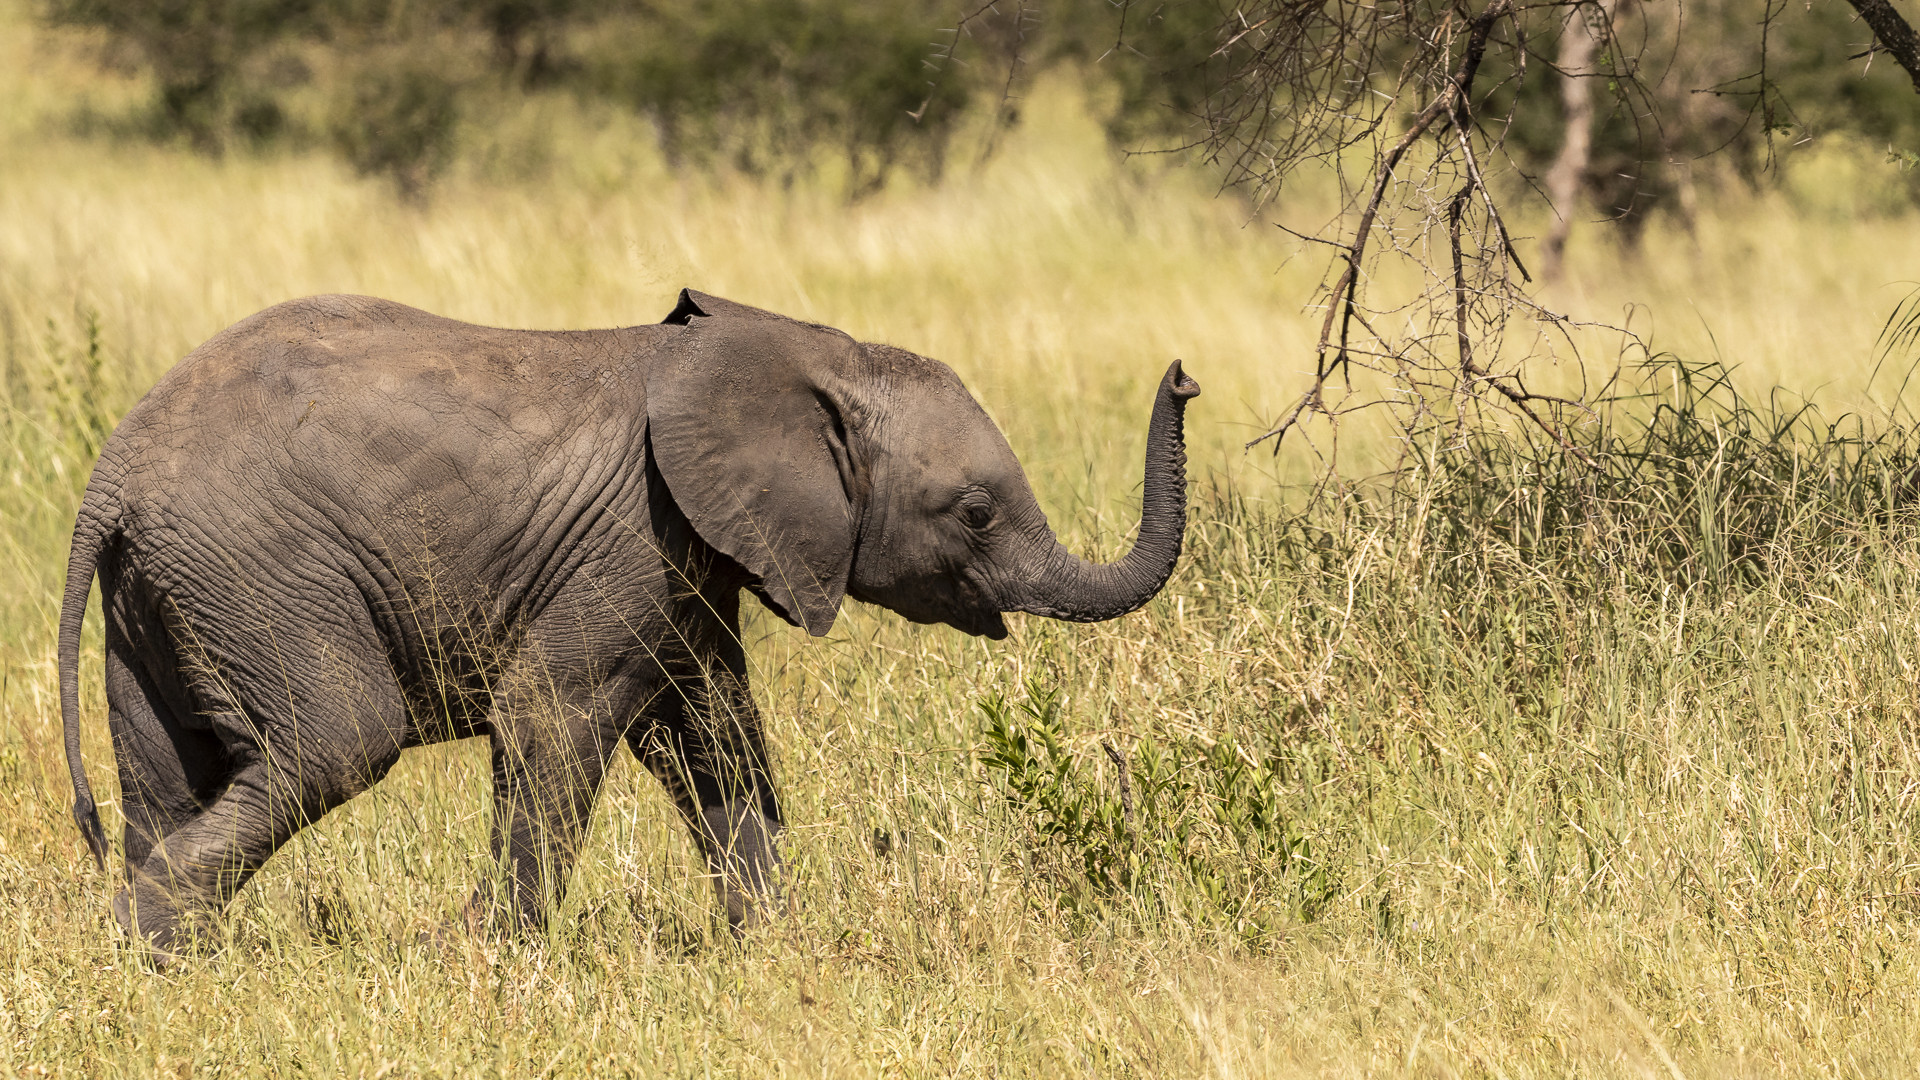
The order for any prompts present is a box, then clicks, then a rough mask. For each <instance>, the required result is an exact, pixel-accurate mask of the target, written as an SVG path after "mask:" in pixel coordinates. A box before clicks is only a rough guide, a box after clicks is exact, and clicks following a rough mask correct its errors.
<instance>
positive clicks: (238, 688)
mask: <svg viewBox="0 0 1920 1080" xmlns="http://www.w3.org/2000/svg"><path fill="white" fill-rule="evenodd" d="M279 644H280V647H281V652H280V656H281V657H282V658H283V661H284V662H285V665H286V666H285V668H284V670H285V671H287V672H289V674H287V675H283V676H281V677H280V678H278V679H276V680H275V683H277V685H273V684H269V685H266V686H261V687H253V686H247V685H245V684H244V683H242V684H241V685H235V682H236V680H227V681H226V682H224V683H222V685H221V686H220V687H219V688H218V689H217V691H216V690H211V689H208V688H205V687H201V688H198V689H197V690H196V693H195V697H196V698H197V699H198V700H200V701H203V702H207V701H213V702H216V703H217V705H216V707H215V708H214V709H213V710H212V711H213V716H212V718H211V719H212V722H213V727H214V729H215V731H216V732H217V733H218V734H219V736H220V738H221V742H222V745H223V747H224V748H225V751H226V754H227V756H228V759H229V760H230V761H231V775H230V777H229V778H228V779H227V781H226V784H225V786H224V788H222V789H221V790H220V791H219V792H218V794H217V795H215V796H214V797H213V798H212V799H211V800H210V801H209V802H207V803H206V805H205V806H204V808H203V809H200V810H199V811H198V812H196V813H194V814H192V816H190V817H189V818H187V820H185V821H183V822H180V823H179V824H178V825H177V826H176V827H175V828H173V829H172V831H170V832H168V833H167V834H166V835H165V836H163V837H161V838H160V839H158V841H157V842H154V843H153V844H152V847H151V850H150V851H148V852H147V853H146V855H145V858H144V859H142V860H141V861H140V862H139V863H138V864H137V865H134V866H132V867H131V876H132V878H133V883H132V901H133V902H132V906H131V912H130V913H129V914H130V916H131V919H130V922H131V924H132V925H131V926H130V929H134V930H135V932H136V933H137V935H138V936H140V937H142V938H144V939H146V940H147V941H148V942H149V944H150V945H151V946H152V947H153V949H154V950H155V952H156V953H157V954H159V955H160V956H161V957H162V958H163V959H164V958H167V957H170V956H172V955H174V954H176V953H178V952H179V951H180V950H181V949H182V948H184V947H185V945H186V944H187V940H186V939H188V938H190V937H191V936H192V935H193V934H194V932H195V931H196V930H197V929H198V927H199V924H200V923H201V922H202V921H203V920H204V918H205V917H207V916H211V915H213V914H215V913H217V912H219V911H221V910H222V909H224V908H225V907H226V905H227V903H228V902H229V901H230V900H232V898H233V895H234V893H235V892H236V891H238V890H239V889H240V887H241V886H242V885H244V884H245V883H246V882H247V880H248V879H249V878H251V877H252V876H253V875H254V873H256V872H257V871H259V869H260V868H261V867H262V866H264V865H265V864H266V862H267V860H268V859H269V858H270V857H272V855H273V853H274V852H275V851H277V850H279V848H280V847H281V845H283V844H285V843H286V842H287V841H288V840H289V839H291V838H292V836H293V835H294V833H296V832H298V831H299V830H300V829H302V828H304V827H305V826H306V825H308V824H311V823H312V822H314V821H317V820H318V819H319V818H320V817H321V816H322V815H324V814H325V813H326V812H327V811H328V810H331V809H332V808H334V807H335V806H338V805H340V804H341V803H343V802H345V801H346V800H347V799H349V798H351V797H353V796H354V795H357V794H359V793H360V792H361V791H364V790H366V789H367V788H368V787H370V786H372V785H373V783H375V782H376V781H378V780H379V779H380V777H382V776H384V775H385V774H386V772H387V770H388V769H389V768H391V767H392V765H393V763H394V761H396V760H397V759H398V757H399V752H400V746H401V744H402V741H403V736H404V732H405V723H406V713H405V705H404V702H403V700H402V698H401V696H400V690H399V687H398V686H397V684H395V682H394V680H393V679H392V676H391V675H390V674H388V673H386V672H384V671H379V670H364V669H363V667H362V666H358V665H352V664H340V663H330V662H327V659H326V658H327V656H328V655H329V652H328V650H325V649H322V648H320V647H318V646H317V645H315V646H312V647H310V648H307V649H302V648H301V646H302V644H303V643H301V642H298V641H293V640H288V639H286V638H282V639H281V641H280V642H279ZM370 655H371V654H370ZM371 666H372V665H371V664H368V665H364V667H371ZM293 673H298V675H295V674H293Z"/></svg>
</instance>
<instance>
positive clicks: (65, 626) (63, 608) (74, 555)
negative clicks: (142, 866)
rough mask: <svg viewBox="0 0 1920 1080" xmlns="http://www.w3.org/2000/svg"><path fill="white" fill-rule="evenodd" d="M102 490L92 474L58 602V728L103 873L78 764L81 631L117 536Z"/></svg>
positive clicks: (115, 507) (96, 821) (114, 505)
mask: <svg viewBox="0 0 1920 1080" xmlns="http://www.w3.org/2000/svg"><path fill="white" fill-rule="evenodd" d="M103 486H104V485H102V484H101V483H100V477H99V475H98V474H97V473H96V474H95V477H94V482H93V483H90V484H88V485H87V494H86V497H85V498H84V499H82V500H81V503H80V517H79V520H78V521H77V522H75V523H74V527H73V547H72V548H71V549H70V551H69V553H68V555H67V589H66V592H65V594H64V595H62V597H61V599H60V725H61V728H62V729H63V731H64V734H65V735H66V742H67V771H68V772H69V773H70V774H71V775H72V776H73V820H74V821H75V822H76V823H77V824H78V825H79V826H80V835H81V836H83V837H85V838H86V841H87V848H88V850H90V851H92V852H93V861H94V862H95V863H96V864H97V865H99V867H100V868H101V869H102V870H104V869H106V866H107V833H106V830H105V829H102V828H101V827H100V811H99V810H98V809H97V808H96V807H95V806H94V805H93V785H91V784H89V783H87V770H86V767H85V766H84V765H83V764H82V762H81V761H80V626H81V624H82V623H83V622H84V621H85V620H86V617H87V594H88V593H89V592H91V591H92V589H93V575H94V571H95V570H96V569H98V567H99V565H100V553H101V552H102V551H104V550H105V549H106V546H107V543H108V541H109V540H111V539H112V538H113V537H114V536H115V535H117V534H118V532H119V530H120V507H119V500H118V499H117V498H114V497H113V496H112V495H111V494H109V493H108V492H106V491H103V490H101V488H102V487H103Z"/></svg>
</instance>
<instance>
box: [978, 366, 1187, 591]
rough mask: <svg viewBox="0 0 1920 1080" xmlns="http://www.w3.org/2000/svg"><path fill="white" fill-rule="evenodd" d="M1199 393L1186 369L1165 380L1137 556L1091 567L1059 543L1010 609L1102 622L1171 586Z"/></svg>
mask: <svg viewBox="0 0 1920 1080" xmlns="http://www.w3.org/2000/svg"><path fill="white" fill-rule="evenodd" d="M1199 393H1200V384H1199V383H1197V382H1194V381H1193V380H1192V379H1191V378H1188V377H1187V375H1186V373H1185V372H1183V371H1181V370H1180V361H1178V360H1175V361H1174V362H1173V366H1172V367H1169V368H1168V369H1167V377H1166V378H1164V379H1162V380H1160V389H1159V391H1158V393H1157V394H1156V395H1155V396H1154V399H1153V419H1152V420H1151V421H1150V422H1149V424H1148V427H1147V474H1146V484H1145V487H1144V491H1143V493H1142V498H1141V508H1140V535H1139V536H1138V537H1136V538H1135V539H1134V542H1133V550H1131V551H1129V552H1127V554H1126V556H1125V557H1124V558H1122V559H1121V560H1120V561H1119V562H1113V563H1090V562H1087V561H1086V560H1084V559H1082V558H1080V557H1079V556H1077V555H1075V554H1073V553H1072V552H1070V551H1068V550H1067V549H1066V548H1065V547H1062V546H1061V545H1060V542H1059V541H1058V540H1054V541H1053V554H1052V557H1051V558H1050V559H1048V560H1047V561H1046V563H1045V564H1044V566H1045V568H1044V569H1043V570H1042V571H1041V572H1040V573H1039V574H1036V575H1035V576H1034V578H1033V579H1032V580H1031V581H1030V582H1029V583H1028V586H1029V588H1030V589H1031V593H1030V594H1029V595H1028V596H1026V597H1023V598H1022V599H1021V602H1020V603H1019V604H1017V605H1016V606H1014V607H1012V608H1011V609H1010V610H1014V611H1024V612H1027V613H1029V614H1032V615H1044V616H1047V617H1048V618H1052V619H1067V620H1070V621H1072V622H1099V621H1100V620H1102V619H1112V618H1115V617H1117V616H1121V615H1125V614H1126V613H1127V612H1129V611H1132V610H1134V609H1135V608H1138V607H1140V606H1141V605H1142V604H1145V603H1146V602H1147V601H1149V600H1151V599H1153V596H1154V594H1155V593H1157V592H1159V591H1160V587H1161V586H1162V585H1165V584H1166V583H1167V578H1168V577H1169V576H1170V575H1172V573H1173V565H1174V563H1175V562H1176V561H1178V559H1179V558H1180V541H1181V539H1182V537H1183V536H1184V535H1185V533H1186V529H1187V448H1186V411H1187V399H1189V398H1192V397H1197V396H1198V395H1199Z"/></svg>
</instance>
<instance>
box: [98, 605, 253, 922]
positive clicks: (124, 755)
mask: <svg viewBox="0 0 1920 1080" xmlns="http://www.w3.org/2000/svg"><path fill="white" fill-rule="evenodd" d="M106 683H107V726H108V728H109V730H110V731H111V732H112V734H113V757H114V761H115V763H116V764H117V766H118V768H119V774H120V810H121V814H122V816H123V817H124V818H125V820H126V829H125V842H124V849H125V850H124V853H125V856H126V864H127V873H128V875H129V879H131V875H132V873H133V871H134V869H135V868H136V867H138V866H139V865H140V864H141V863H143V862H145V861H146V859H147V855H148V854H149V853H150V852H151V851H152V850H153V845H154V844H156V843H158V842H159V841H160V839H161V838H162V837H164V836H166V835H167V834H168V833H171V832H173V831H174V830H175V829H177V828H179V827H180V826H181V825H184V824H186V823H187V822H188V821H189V820H191V819H192V818H193V816H194V815H195V814H198V813H200V812H201V810H202V809H204V808H205V806H206V804H207V803H208V802H209V801H211V800H212V799H213V797H214V796H215V795H216V794H217V793H218V791H219V789H220V787H221V785H223V784H224V783H225V782H226V780H227V777H228V775H229V773H230V772H231V771H232V764H231V762H230V761H229V760H228V758H227V752H226V748H225V747H223V746H221V745H220V740H219V739H218V738H216V737H215V736H214V734H213V733H212V732H211V731H208V730H205V726H204V725H200V726H199V730H196V729H195V727H193V726H191V725H192V723H193V716H192V711H191V707H190V705H189V704H188V703H187V701H186V700H185V697H184V695H183V694H182V693H181V692H180V686H179V680H178V678H177V676H176V673H175V671H174V669H173V667H172V661H171V658H170V657H168V656H165V655H162V654H161V653H159V652H157V651H156V650H155V649H153V648H152V647H151V643H150V642H149V641H148V640H147V639H146V637H145V635H144V634H143V633H142V631H141V627H140V626H139V625H137V624H135V625H128V624H127V623H126V622H125V620H124V619H122V618H119V617H116V613H114V612H112V611H111V610H109V614H108V618H107V632H106ZM118 906H120V907H125V900H124V899H122V900H121V901H120V902H119V904H118Z"/></svg>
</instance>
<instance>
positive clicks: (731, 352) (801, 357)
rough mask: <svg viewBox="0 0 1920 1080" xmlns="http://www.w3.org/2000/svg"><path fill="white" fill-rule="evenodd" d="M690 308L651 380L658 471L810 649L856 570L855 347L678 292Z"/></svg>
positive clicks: (711, 540)
mask: <svg viewBox="0 0 1920 1080" xmlns="http://www.w3.org/2000/svg"><path fill="white" fill-rule="evenodd" d="M689 306H692V307H694V311H689V312H687V315H686V318H685V321H684V322H683V324H682V325H685V326H686V327H687V331H686V334H685V335H684V336H683V337H682V338H681V339H680V340H679V341H677V342H671V343H667V344H665V345H664V347H662V348H661V349H660V350H659V351H658V352H657V353H656V354H655V358H654V362H653V368H652V370H651V371H649V372H648V374H647V420H648V433H649V438H650V440H651V441H652V444H653V456H654V461H655V462H656V463H657V464H658V466H659V468H660V474H661V476H662V477H664V478H665V479H666V482H667V489H668V491H670V492H671V493H672V494H673V499H674V502H675V503H677V504H678V505H679V507H680V509H681V512H683V513H685V514H686V515H687V520H688V521H690V522H692V523H693V528H694V531H696V532H698V533H699V534H700V538H701V539H703V540H705V541H706V542H707V543H708V544H710V545H712V546H713V547H714V548H716V549H718V550H719V551H721V552H723V553H725V554H726V555H728V556H730V557H731V558H732V559H733V560H734V561H735V562H738V563H739V564H740V565H741V566H743V567H745V568H746V570H747V572H748V573H750V574H752V575H753V576H754V577H755V578H756V579H758V580H757V585H756V588H755V590H754V591H755V592H756V593H758V594H759V596H760V597H761V599H763V600H765V601H767V603H768V606H770V607H772V608H773V609H774V610H775V611H776V612H778V613H779V614H780V615H782V616H784V617H785V618H786V619H787V621H789V622H791V623H793V624H794V625H795V626H803V627H805V628H806V629H807V632H808V633H810V634H813V635H814V636H815V637H819V636H821V635H823V634H825V633H826V632H827V631H828V630H829V629H831V628H832V626H833V620H834V616H835V615H836V614H837V613H838V612H839V610H840V602H841V600H842V599H844V598H845V596H846V592H847V573H848V570H849V569H850V567H851V566H852V564H853V546H854V538H855V531H856V528H857V525H858V516H857V513H856V508H855V506H854V504H853V494H852V493H853V492H854V490H855V486H854V477H853V458H852V455H851V453H850V449H849V447H848V444H847V431H848V426H849V425H848V423H847V413H846V408H847V406H846V401H847V395H846V394H845V393H844V392H843V391H844V390H845V388H846V387H847V386H848V385H849V383H848V381H847V379H846V375H847V374H848V373H849V372H850V370H851V368H852V365H853V363H854V362H855V361H856V359H857V349H858V346H857V345H855V344H854V343H853V341H852V340H851V339H849V338H847V337H846V336H845V335H843V334H840V333H838V332H836V331H830V330H824V329H820V328H817V327H813V326H809V325H807V324H805V323H799V322H794V321H793V320H790V319H785V318H781V317H780V316H777V315H771V314H769V313H766V312H761V311H759V310H758V309H756V308H748V307H745V306H744V305H736V304H730V303H728V302H727V301H723V300H716V298H712V297H706V296H701V295H699V294H694V293H682V294H681V307H682V308H686V307H689ZM727 308H733V309H736V310H737V312H738V313H736V311H728V310H726V309H727ZM709 312H710V313H711V315H707V314H706V313H709ZM676 313H678V309H676ZM668 321H673V320H671V319H669V320H668Z"/></svg>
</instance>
